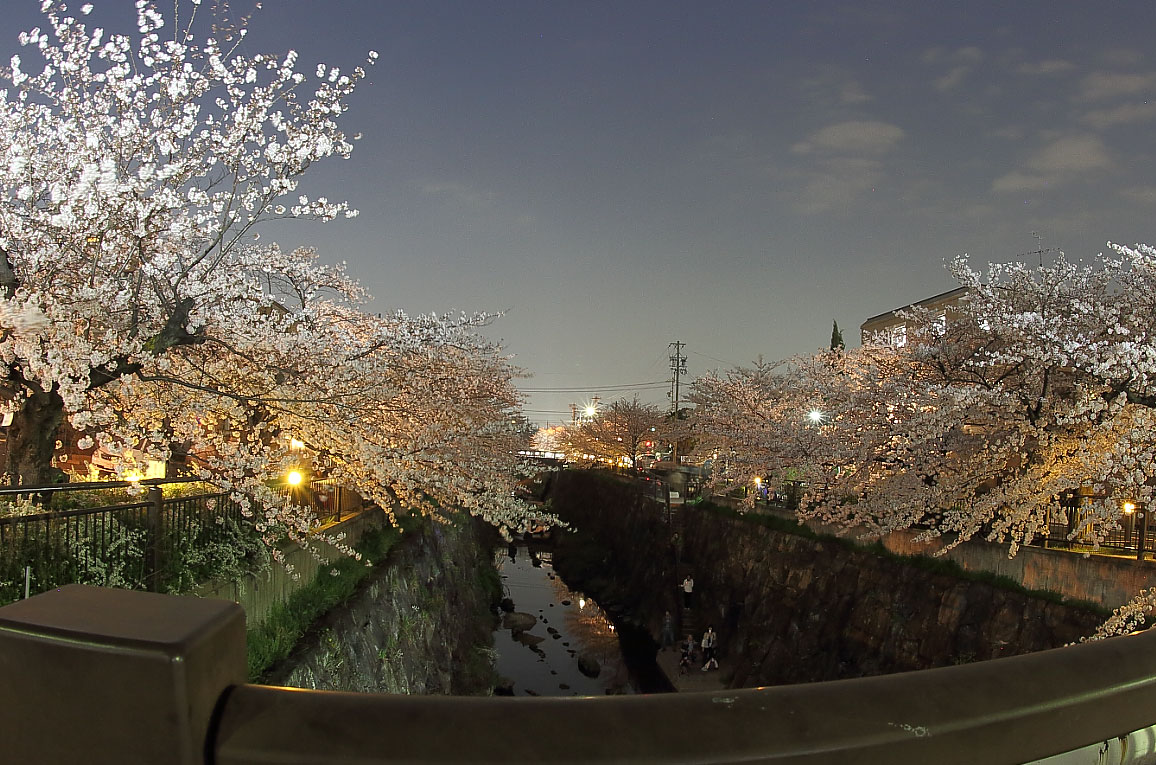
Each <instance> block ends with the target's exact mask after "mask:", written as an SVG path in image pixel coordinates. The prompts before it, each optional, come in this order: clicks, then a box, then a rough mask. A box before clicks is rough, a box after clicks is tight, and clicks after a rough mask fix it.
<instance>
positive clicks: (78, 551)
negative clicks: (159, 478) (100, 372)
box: [0, 484, 256, 602]
mask: <svg viewBox="0 0 1156 765" xmlns="http://www.w3.org/2000/svg"><path fill="white" fill-rule="evenodd" d="M92 488H93V487H91V486H82V487H80V488H79V489H77V488H75V487H74V488H73V490H74V491H76V490H89V489H92ZM100 488H105V487H104V486H102V487H100ZM55 491H56V492H61V491H63V488H60V489H55ZM246 537H247V538H249V539H250V540H252V541H255V539H256V534H255V532H254V530H253V529H252V526H251V524H248V523H246V522H245V521H244V519H243V518H242V514H241V508H240V506H239V505H238V504H237V503H236V502H234V501H233V500H231V499H230V498H229V496H228V494H226V493H220V492H218V493H203V494H197V495H193V496H183V497H182V496H177V497H167V498H166V497H164V495H163V493H162V489H161V488H160V486H159V485H157V484H153V485H151V486H149V487H148V489H147V493H146V494H145V496H144V497H142V500H141V501H139V502H128V503H121V504H116V505H105V506H102V507H93V508H81V509H73V510H49V511H47V512H42V513H33V514H30V515H13V516H7V517H3V518H0V602H10V601H12V600H16V599H18V598H20V597H23V596H25V595H26V594H27V593H35V592H42V591H45V590H48V589H52V588H54V587H59V586H61V585H65V584H73V583H80V584H100V585H107V586H114V587H123V588H127V589H146V590H153V591H159V592H180V591H185V590H188V589H190V588H191V587H192V586H194V585H195V584H197V583H198V581H196V580H197V579H199V578H210V577H211V576H212V572H214V571H215V570H218V569H219V568H220V561H219V560H215V558H219V557H220V556H222V555H236V554H238V551H239V552H240V554H244V551H245V550H246V549H252V548H253V546H254V545H253V543H252V541H251V542H250V544H248V545H245V544H243V539H244V538H246Z"/></svg>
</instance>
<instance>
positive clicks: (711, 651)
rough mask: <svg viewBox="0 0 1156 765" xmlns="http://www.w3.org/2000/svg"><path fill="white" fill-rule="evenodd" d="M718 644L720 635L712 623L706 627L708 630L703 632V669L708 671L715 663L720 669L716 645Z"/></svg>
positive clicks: (716, 667)
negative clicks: (716, 655) (716, 656)
mask: <svg viewBox="0 0 1156 765" xmlns="http://www.w3.org/2000/svg"><path fill="white" fill-rule="evenodd" d="M717 645H718V635H717V634H716V633H715V631H714V625H713V624H711V625H709V626H708V627H707V628H706V632H704V633H702V671H703V672H706V671H707V670H708V669H710V668H711V665H712V664H713V665H714V668H715V669H718V659H716V658H715V647H716V646H717Z"/></svg>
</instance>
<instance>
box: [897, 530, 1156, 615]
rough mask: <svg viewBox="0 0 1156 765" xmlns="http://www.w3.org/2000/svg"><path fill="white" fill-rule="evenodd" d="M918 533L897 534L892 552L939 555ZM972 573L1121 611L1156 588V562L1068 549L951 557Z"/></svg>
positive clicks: (977, 550)
mask: <svg viewBox="0 0 1156 765" xmlns="http://www.w3.org/2000/svg"><path fill="white" fill-rule="evenodd" d="M915 536H916V534H915V533H914V532H909V531H904V532H895V533H892V534H891V535H889V536H888V537H886V538H885V539H884V540H883V544H884V545H885V546H886V547H887V549H888V550H891V551H892V552H897V553H902V554H904V555H933V554H934V553H935V552H936V550H938V549H940V545H938V544H936V543H926V542H925V543H920V542H916V541H915ZM945 557H947V558H949V559H951V560H953V561H955V562H956V563H958V564H959V565H960V566H961V567H962V568H964V569H965V570H967V571H990V572H992V573H994V574H999V575H1002V576H1006V577H1009V578H1010V579H1013V580H1015V581H1017V582H1019V583H1020V584H1022V585H1023V586H1024V587H1027V588H1028V589H1031V590H1050V591H1051V592H1057V593H1059V594H1061V595H1063V596H1065V597H1068V598H1075V599H1077V600H1086V601H1089V602H1091V603H1098V604H1100V605H1102V606H1104V607H1105V608H1116V607H1118V606H1120V605H1122V604H1123V603H1126V602H1128V601H1129V600H1131V599H1132V598H1134V597H1136V595H1138V594H1139V593H1140V590H1142V589H1148V588H1151V587H1154V586H1156V561H1138V560H1136V559H1134V558H1124V557H1115V556H1108V555H1087V556H1085V555H1082V554H1081V553H1076V552H1068V551H1067V550H1062V549H1061V550H1045V549H1044V548H1042V547H1021V548H1020V549H1019V552H1018V553H1017V554H1016V556H1015V557H1014V558H1008V548H1007V545H999V544H994V543H992V542H985V541H971V542H967V543H966V544H963V545H960V546H959V547H957V548H955V549H954V550H952V551H950V552H948V553H946V555H945Z"/></svg>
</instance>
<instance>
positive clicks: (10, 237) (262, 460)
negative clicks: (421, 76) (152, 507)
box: [0, 0, 530, 544]
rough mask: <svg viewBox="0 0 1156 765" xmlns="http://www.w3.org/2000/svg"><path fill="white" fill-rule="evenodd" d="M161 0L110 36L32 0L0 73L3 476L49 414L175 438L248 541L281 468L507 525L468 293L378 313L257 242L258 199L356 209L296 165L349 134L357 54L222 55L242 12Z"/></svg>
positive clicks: (486, 371)
mask: <svg viewBox="0 0 1156 765" xmlns="http://www.w3.org/2000/svg"><path fill="white" fill-rule="evenodd" d="M181 5H182V4H179V3H178V6H177V7H176V8H174V18H178V19H180V21H181V24H180V26H177V25H176V23H175V22H174V20H172V19H170V18H168V17H166V16H165V15H164V14H163V13H162V12H160V11H159V10H158V9H157V7H156V6H155V5H154V4H153V3H150V2H145V1H144V0H142V1H141V2H138V3H137V12H138V17H137V23H138V30H137V31H138V34H137V35H135V36H133V35H127V34H120V33H113V32H109V31H106V30H104V29H102V28H99V27H90V26H88V24H87V19H88V18H92V16H91V15H90V12H92V10H93V9H92V8H91V6H89V5H85V6H84V7H82V8H81V14H82V18H83V19H85V20H80V19H77V18H75V17H73V16H71V15H69V14H68V8H67V6H66V5H65V4H64V3H63V2H57V1H56V0H46V1H45V2H44V4H43V11H44V14H45V18H46V25H45V27H44V28H43V29H40V28H37V29H33V30H30V31H28V32H24V33H22V34H21V35H20V42H21V43H22V44H23V45H24V47H25V48H26V49H27V51H28V52H27V55H22V56H18V57H13V59H12V61H11V62H10V65H9V66H8V68H7V69H5V70H3V71H2V72H0V77H2V78H3V79H5V80H7V82H8V87H7V88H6V89H3V90H0V147H3V149H0V380H2V381H3V384H2V388H3V395H4V398H5V400H6V401H7V406H8V407H9V408H10V409H12V410H14V413H15V417H14V420H13V424H12V427H11V429H10V432H9V448H10V460H9V465H8V472H9V474H10V476H11V478H12V480H13V481H14V482H18V483H23V484H29V485H37V484H40V483H42V482H44V481H47V480H49V479H50V478H51V477H52V476H51V473H50V470H49V460H50V459H51V456H52V444H53V439H54V438H55V435H54V434H55V432H56V429H57V426H58V425H59V424H60V423H61V422H62V421H63V419H64V418H65V417H67V419H68V420H69V422H70V423H71V424H72V426H73V427H75V428H76V429H77V430H79V431H82V432H83V433H85V434H86V435H85V436H84V438H85V443H86V444H88V443H89V441H91V442H92V443H95V444H97V445H100V446H102V447H104V448H105V450H106V451H109V452H111V453H119V454H126V455H127V454H130V453H131V450H138V451H143V452H145V453H146V454H148V455H150V456H152V457H154V458H159V459H170V458H172V457H173V456H174V454H175V453H176V452H188V453H190V454H192V455H193V456H194V458H195V464H196V465H197V466H198V467H197V470H198V471H199V473H200V475H201V477H203V478H205V479H206V480H209V481H212V482H214V483H215V484H216V485H218V486H220V487H222V488H224V489H225V490H228V491H231V492H232V493H233V494H234V496H235V497H236V498H237V499H238V500H240V501H241V502H243V503H244V505H245V507H246V512H247V513H249V514H251V515H252V516H253V517H254V518H255V520H256V522H257V523H258V524H259V527H260V528H263V529H266V530H268V535H269V538H270V539H273V538H274V536H275V535H276V534H278V533H288V534H289V535H290V536H292V537H294V538H303V537H304V535H305V534H306V533H307V532H308V531H309V529H310V523H311V521H310V519H309V518H308V517H307V515H306V513H304V511H302V509H301V508H300V507H297V506H296V504H295V503H294V502H293V501H292V500H291V499H289V498H287V495H286V493H285V492H284V491H283V489H282V488H281V486H280V485H279V484H278V480H279V478H280V476H281V475H282V473H283V472H284V471H285V470H287V469H288V468H290V467H297V466H300V467H303V468H306V469H308V470H313V471H323V472H325V473H327V474H328V475H331V476H333V477H335V478H337V479H338V480H340V481H342V482H344V483H346V484H348V485H350V486H352V487H354V488H356V489H357V490H358V491H360V492H361V493H362V494H363V495H364V496H366V497H367V498H368V499H371V500H374V501H378V502H381V503H382V504H383V506H385V507H387V508H393V507H395V506H398V507H409V508H415V509H420V510H424V511H428V512H437V511H440V510H442V509H445V510H447V511H448V510H454V509H464V510H466V511H469V512H471V513H474V514H477V515H480V516H483V517H485V518H487V519H489V520H491V521H493V522H494V523H496V524H498V525H499V526H502V527H504V528H509V529H518V528H521V527H522V526H523V525H526V524H527V523H529V522H530V521H529V519H528V517H527V511H526V508H525V507H523V506H521V505H520V504H519V503H517V502H516V501H514V500H513V499H512V498H511V489H512V488H513V485H514V483H513V481H514V478H515V476H514V470H515V467H516V465H515V462H514V459H515V458H514V456H513V455H514V454H515V453H516V451H517V450H518V448H520V444H521V443H522V441H523V435H524V432H523V430H524V429H523V428H522V427H521V425H520V424H519V423H520V421H519V417H518V411H519V408H520V403H521V401H520V398H519V396H518V394H517V392H516V390H515V389H514V387H513V384H512V379H513V378H514V377H515V376H516V375H518V374H519V372H518V370H516V369H515V368H514V367H513V366H512V365H511V364H510V363H509V360H508V359H507V358H506V357H505V356H504V355H503V353H502V351H501V349H500V348H498V347H496V346H494V345H492V344H490V343H488V342H487V341H485V340H484V339H482V338H481V337H480V335H479V334H478V332H477V330H478V328H479V327H480V326H481V325H483V324H485V323H487V322H489V321H490V320H492V318H493V317H492V316H489V315H485V314H478V315H463V316H458V317H450V316H434V315H430V316H416V317H409V316H405V315H403V314H400V313H398V314H394V315H390V316H385V317H382V318H379V317H377V316H375V315H370V314H368V313H365V312H364V311H362V310H361V308H360V306H361V305H362V303H363V301H364V299H365V298H366V297H367V296H366V295H365V294H364V291H363V290H362V288H361V287H360V286H359V285H358V284H357V283H356V282H355V281H354V280H353V279H351V278H350V277H349V276H348V275H347V274H346V273H345V271H344V269H343V268H342V267H338V266H333V265H328V264H325V263H323V262H322V261H321V260H320V258H319V257H318V256H317V254H316V253H315V252H313V251H311V250H309V249H307V248H306V249H298V250H293V251H284V250H282V249H281V248H280V247H278V246H277V245H276V244H265V243H264V242H259V241H257V234H258V231H259V228H260V225H261V223H262V222H263V221H265V220H269V219H274V218H284V217H292V218H307V219H316V220H321V221H328V220H332V219H334V218H338V217H351V216H353V215H355V214H356V210H354V209H353V208H351V207H350V206H349V205H348V203H346V202H344V201H335V200H333V199H331V198H329V197H327V196H317V197H314V198H311V197H309V196H307V195H305V194H302V193H299V191H298V183H299V180H300V179H301V177H302V176H303V174H304V173H306V172H307V171H308V170H309V169H310V167H312V165H313V164H314V163H316V162H318V161H322V160H326V159H330V158H341V159H348V158H349V157H350V155H351V153H352V150H353V143H352V141H351V140H350V139H349V138H347V137H346V135H345V134H344V133H343V132H342V130H341V128H340V126H339V125H338V122H337V120H338V118H339V116H340V115H342V114H344V112H345V110H346V106H345V103H344V102H345V100H346V99H347V97H348V96H349V95H350V94H351V93H352V92H353V90H354V88H355V87H356V86H357V85H358V83H359V82H360V81H361V80H362V79H363V78H364V75H365V72H364V70H363V69H362V68H361V67H352V68H339V67H336V66H330V65H327V64H318V65H317V66H316V71H315V72H313V73H312V75H313V76H311V75H310V74H306V73H303V72H301V71H299V70H298V68H297V66H298V60H297V59H298V56H297V54H296V53H295V52H293V51H289V52H287V53H285V54H283V55H271V54H265V53H258V54H252V55H250V54H247V53H243V52H242V51H241V49H240V47H239V42H240V41H241V40H242V39H243V38H244V36H245V30H244V29H243V28H240V29H236V30H233V32H231V33H224V34H222V35H221V36H220V37H214V36H213V34H212V33H210V30H208V28H207V27H208V25H207V24H206V23H205V20H204V19H200V18H198V15H197V12H198V10H199V8H198V6H199V3H198V2H195V1H194V2H192V3H191V4H189V5H188V6H187V7H180V6H181ZM177 11H179V13H177ZM202 27H205V28H206V29H205V30H204V31H202ZM376 58H377V56H376V54H372V53H371V54H370V55H369V62H370V63H372V61H373V60H374V59H376ZM34 59H40V60H42V62H41V61H37V63H35V65H34V64H33V63H32V62H33V60H34ZM295 442H296V443H299V444H303V445H304V448H303V449H300V448H295V447H294V443H295ZM338 544H340V543H338Z"/></svg>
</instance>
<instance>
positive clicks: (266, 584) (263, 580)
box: [193, 507, 385, 627]
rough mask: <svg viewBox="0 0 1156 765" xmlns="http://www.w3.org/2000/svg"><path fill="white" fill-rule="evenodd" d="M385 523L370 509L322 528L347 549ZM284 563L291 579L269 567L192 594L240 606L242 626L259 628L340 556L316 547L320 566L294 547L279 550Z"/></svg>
mask: <svg viewBox="0 0 1156 765" xmlns="http://www.w3.org/2000/svg"><path fill="white" fill-rule="evenodd" d="M384 522H385V513H384V512H382V510H381V508H379V507H374V508H369V509H365V510H362V511H361V512H360V513H358V514H357V515H353V516H350V517H348V518H346V519H345V520H343V521H341V522H340V523H335V524H333V525H331V526H328V527H326V528H325V533H326V534H328V535H336V534H340V533H344V534H345V539H344V540H343V542H344V543H345V544H348V545H350V546H352V545H355V544H357V541H358V540H359V539H361V535H362V534H363V533H365V532H366V531H367V530H368V529H372V528H378V527H380V526H381V524H382V523H384ZM282 549H283V551H284V552H285V560H286V562H288V563H289V564H291V565H292V566H293V571H294V573H295V574H296V575H297V578H294V577H293V575H291V574H290V573H289V572H288V571H287V570H286V568H285V567H284V566H282V565H281V564H279V563H276V562H274V563H272V564H271V565H270V567H269V569H268V570H267V571H263V572H261V573H260V574H256V575H252V574H250V575H248V576H246V577H245V578H244V579H242V580H240V581H237V582H209V583H206V584H203V585H201V586H200V587H198V588H196V589H195V590H194V591H193V592H194V594H195V595H198V596H200V597H202V598H220V599H223V600H232V601H234V602H236V603H240V604H241V607H242V608H244V609H245V622H246V624H247V625H248V626H249V627H252V626H254V625H256V624H260V623H261V622H262V621H263V620H264V619H265V616H266V615H267V614H268V613H269V611H270V609H272V608H273V606H274V605H276V604H277V603H283V602H284V601H285V600H286V599H287V598H288V597H289V596H290V595H291V594H293V593H294V592H295V591H296V590H298V589H299V588H301V587H304V586H305V585H306V584H308V583H309V582H311V581H313V578H314V577H315V576H316V575H317V572H318V571H319V570H320V568H321V566H323V565H325V563H330V562H332V561H334V560H336V559H337V558H338V557H339V556H340V555H342V554H343V553H340V552H337V551H335V550H333V549H332V548H330V547H329V546H328V545H326V544H324V543H319V544H318V550H317V552H319V553H320V554H321V559H322V561H324V563H323V562H320V561H318V560H317V558H315V557H314V556H313V554H312V553H310V552H309V551H307V550H303V549H302V548H301V547H299V546H297V545H295V544H289V545H286V546H285V547H283V548H282Z"/></svg>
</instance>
